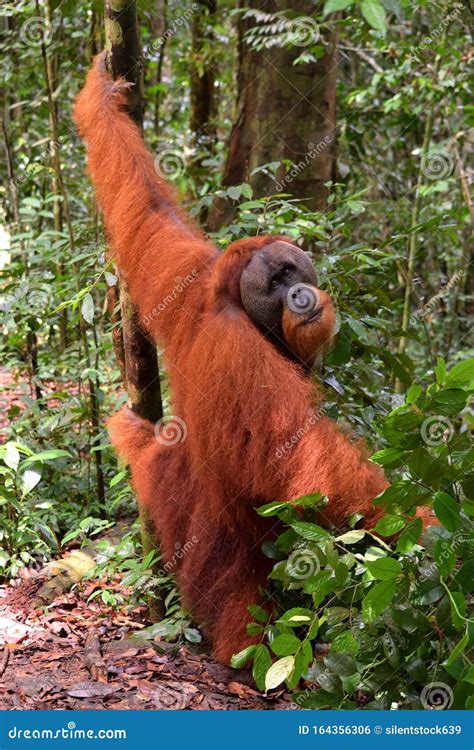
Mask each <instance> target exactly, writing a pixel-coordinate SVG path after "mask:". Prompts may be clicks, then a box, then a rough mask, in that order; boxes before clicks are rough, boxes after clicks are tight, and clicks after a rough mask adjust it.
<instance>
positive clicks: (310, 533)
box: [291, 521, 331, 542]
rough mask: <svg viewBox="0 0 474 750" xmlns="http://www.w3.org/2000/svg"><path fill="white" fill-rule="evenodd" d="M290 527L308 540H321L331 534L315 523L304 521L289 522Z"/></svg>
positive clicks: (329, 536)
mask: <svg viewBox="0 0 474 750" xmlns="http://www.w3.org/2000/svg"><path fill="white" fill-rule="evenodd" d="M291 528H292V529H294V530H295V531H296V533H297V534H299V535H300V536H301V537H303V539H307V540H309V541H314V542H316V541H321V540H324V539H331V535H330V534H329V533H328V532H327V531H326V529H323V528H321V526H317V524H315V523H307V522H306V521H296V522H295V523H292V524H291Z"/></svg>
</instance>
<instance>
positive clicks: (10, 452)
mask: <svg viewBox="0 0 474 750" xmlns="http://www.w3.org/2000/svg"><path fill="white" fill-rule="evenodd" d="M3 460H4V461H5V463H6V465H7V466H8V468H9V469H12V470H13V471H16V470H17V468H18V464H19V463H20V452H19V450H18V448H17V447H16V445H13V443H7V445H6V451H5V457H4V459H3Z"/></svg>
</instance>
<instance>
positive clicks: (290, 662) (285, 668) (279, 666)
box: [265, 656, 295, 691]
mask: <svg viewBox="0 0 474 750" xmlns="http://www.w3.org/2000/svg"><path fill="white" fill-rule="evenodd" d="M294 667H295V657H294V656H284V657H283V659H278V661H276V662H275V663H274V664H272V666H271V667H270V669H269V670H268V672H267V674H266V675H265V691H268V690H273V688H276V687H278V685H281V683H282V682H284V681H285V680H286V678H287V677H289V676H290V674H291V673H292V672H293V669H294Z"/></svg>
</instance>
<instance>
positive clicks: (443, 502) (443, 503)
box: [433, 492, 461, 531]
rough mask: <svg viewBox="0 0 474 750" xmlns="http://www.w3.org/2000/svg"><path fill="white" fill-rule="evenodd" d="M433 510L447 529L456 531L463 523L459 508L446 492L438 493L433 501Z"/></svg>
mask: <svg viewBox="0 0 474 750" xmlns="http://www.w3.org/2000/svg"><path fill="white" fill-rule="evenodd" d="M433 509H434V512H435V513H436V517H437V519H438V520H439V521H440V522H441V523H442V524H443V526H444V528H445V529H447V530H448V531H456V529H457V528H458V526H459V524H460V522H461V516H460V512H459V506H458V504H457V503H456V500H455V499H454V498H453V497H451V495H448V494H447V493H446V492H437V493H436V494H435V496H434V500H433Z"/></svg>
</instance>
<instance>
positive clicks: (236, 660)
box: [230, 645, 257, 669]
mask: <svg viewBox="0 0 474 750" xmlns="http://www.w3.org/2000/svg"><path fill="white" fill-rule="evenodd" d="M256 648H257V647H256V646H255V645H252V646H247V648H244V649H243V650H242V651H239V653H238V654H234V655H233V656H232V658H231V660H230V664H231V666H232V667H234V669H242V668H243V667H245V665H246V664H247V662H248V661H249V659H251V658H252V657H253V655H254V653H255V649H256Z"/></svg>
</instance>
